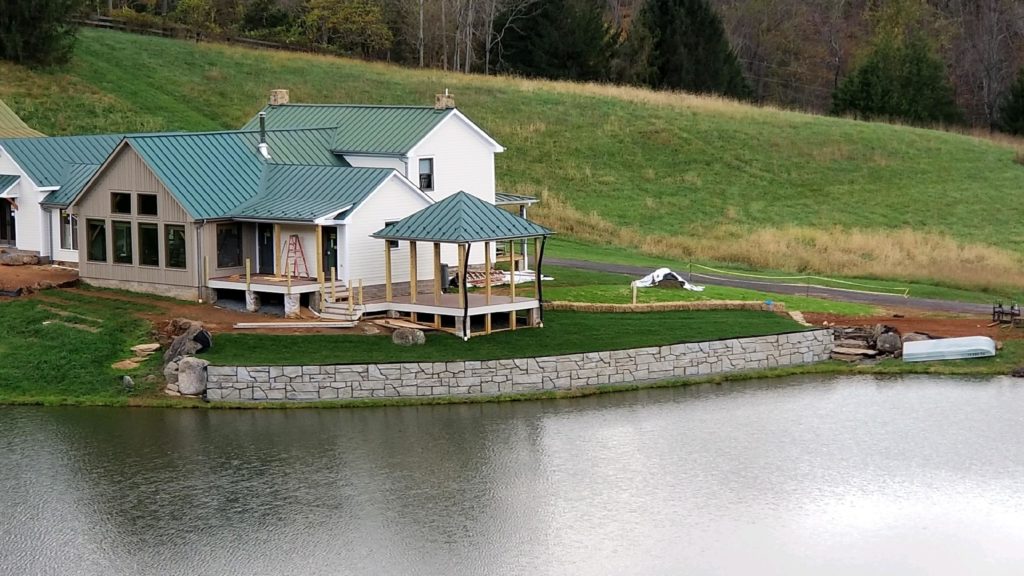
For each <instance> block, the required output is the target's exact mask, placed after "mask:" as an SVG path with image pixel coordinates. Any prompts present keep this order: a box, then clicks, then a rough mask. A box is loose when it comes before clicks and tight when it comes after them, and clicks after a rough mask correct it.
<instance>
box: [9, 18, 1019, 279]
mask: <svg viewBox="0 0 1024 576" xmlns="http://www.w3.org/2000/svg"><path fill="white" fill-rule="evenodd" d="M0 77H2V78H3V81H2V82H0V98H2V99H4V100H5V101H7V103H8V104H9V105H10V106H11V107H12V108H14V109H15V110H16V111H17V112H18V113H20V114H21V115H22V116H23V118H24V119H25V120H26V121H27V122H29V123H30V124H31V125H33V126H34V127H35V128H37V129H39V130H42V131H44V132H47V133H50V134H75V133H86V132H111V131H136V130H171V129H174V130H208V129H222V128H235V127H238V126H239V125H241V124H242V123H243V122H244V121H245V120H246V119H247V118H249V117H250V116H251V115H252V114H253V113H254V112H255V111H256V110H258V109H259V108H260V107H261V106H262V104H263V103H264V101H265V99H266V95H267V92H268V91H269V90H270V89H272V88H289V89H291V93H292V99H293V101H304V102H360V103H394V104H426V103H430V102H432V99H433V94H435V93H436V92H438V91H440V90H442V89H444V88H449V89H450V90H452V92H453V93H454V94H455V97H456V100H457V103H458V105H459V107H460V108H461V109H463V110H464V111H465V112H466V113H467V114H469V115H470V116H471V117H472V118H473V119H475V120H476V121H478V122H479V123H480V124H481V125H482V126H483V127H484V128H485V129H487V130H488V131H490V132H491V133H492V134H493V135H494V136H495V137H496V138H497V139H498V140H499V141H501V142H502V143H503V144H505V145H506V146H507V147H508V151H507V152H506V153H505V154H503V155H501V156H500V158H499V163H498V180H499V186H500V187H501V188H502V189H504V190H507V191H510V192H520V193H527V194H541V195H544V198H545V201H544V203H543V204H541V205H540V206H538V207H537V209H536V210H534V211H533V212H532V215H533V216H534V217H536V218H538V219H540V220H541V221H542V222H544V223H546V224H549V225H551V226H553V227H554V228H555V229H557V230H559V231H560V232H563V233H567V234H568V235H571V236H575V237H577V238H579V239H581V240H583V241H586V242H590V243H594V244H598V243H600V244H613V245H618V246H622V247H624V248H627V249H631V250H636V251H642V252H646V253H648V254H652V255H658V256H668V257H671V258H674V259H676V260H686V259H688V258H691V257H692V258H696V259H699V260H703V261H715V262H732V263H740V264H745V265H748V266H753V267H759V268H765V269H773V270H790V271H815V272H819V273H826V274H841V275H848V276H868V277H882V278H898V279H907V280H938V281H942V282H945V283H950V284H954V285H962V286H973V287H986V286H998V285H1013V286H1016V287H1021V286H1024V272H1022V271H1021V270H1022V269H1024V268H1022V267H1021V263H1022V259H1021V258H1020V257H1019V256H1018V253H1020V252H1021V250H1022V249H1024V228H1022V227H1021V226H1020V223H1021V222H1022V221H1024V203H1022V202H1021V200H1022V198H1021V191H1022V190H1024V167H1022V166H1020V165H1017V164H1016V163H1014V161H1013V158H1014V153H1015V151H1014V150H1013V148H1012V147H1011V146H1008V145H1005V144H999V143H995V142H991V141H988V140H984V139H977V138H972V137H967V136H960V135H955V134H949V133H943V132H937V131H930V130H920V129H911V128H905V127H898V126H889V125H884V124H867V123H859V122H853V121H847V120H842V119H834V118H822V117H816V116H811V115H805V114H799V113H793V112H785V111H779V110H773V109H762V108H754V107H749V106H744V105H740V104H736V103H732V102H728V101H722V100H718V99H713V98H700V97H693V96H687V95H675V94H666V93H655V92H650V91H644V90H635V89H628V88H617V87H606V86H591V85H578V84H569V83H555V82H538V81H526V80H518V79H505V78H488V77H480V76H465V75H460V74H447V73H443V72H439V71H419V70H407V69H401V68H397V67H391V66H387V65H382V64H370V63H364V62H358V61H352V60H344V59H336V58H327V57H315V56H306V55H296V54H285V53H275V52H264V51H253V50H247V49H239V48H233V47H226V46H217V45H206V44H194V43H190V42H185V41H175V40H166V39H159V38H149V37H141V36H132V35H125V34H119V33H113V32H100V31H94V30H85V31H83V32H82V38H81V41H80V43H79V46H78V50H77V55H76V59H75V61H74V63H73V64H72V65H71V66H70V67H69V68H68V69H66V70H64V71H62V72H59V73H36V72H31V71H28V70H25V69H22V68H18V67H15V66H12V65H7V64H0Z"/></svg>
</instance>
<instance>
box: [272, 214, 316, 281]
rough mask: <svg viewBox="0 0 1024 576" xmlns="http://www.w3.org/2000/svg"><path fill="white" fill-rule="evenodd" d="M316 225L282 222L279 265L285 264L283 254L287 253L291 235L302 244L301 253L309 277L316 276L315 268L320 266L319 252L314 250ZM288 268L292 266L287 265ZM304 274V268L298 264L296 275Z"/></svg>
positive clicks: (284, 271)
mask: <svg viewBox="0 0 1024 576" xmlns="http://www.w3.org/2000/svg"><path fill="white" fill-rule="evenodd" d="M316 232H317V228H316V226H310V225H308V224H307V225H302V224H282V225H281V265H282V266H287V262H285V256H287V254H288V239H289V238H290V237H291V236H292V235H295V236H298V237H299V244H300V245H301V246H302V255H303V256H304V257H305V260H306V268H307V269H308V271H309V277H310V278H316V277H317V270H319V269H320V268H319V266H320V254H319V253H317V250H316ZM288 268H289V270H291V269H292V268H293V266H288ZM287 272H288V271H287V270H282V271H281V273H282V274H285V273H287ZM305 274H306V269H303V267H302V266H301V265H300V266H298V275H299V276H303V275H305Z"/></svg>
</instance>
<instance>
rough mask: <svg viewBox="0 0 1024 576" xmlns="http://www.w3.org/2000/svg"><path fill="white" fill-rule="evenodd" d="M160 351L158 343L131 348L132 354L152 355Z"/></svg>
mask: <svg viewBox="0 0 1024 576" xmlns="http://www.w3.org/2000/svg"><path fill="white" fill-rule="evenodd" d="M159 349H160V343H159V342H152V343H150V344H139V345H138V346H132V352H135V353H136V354H139V355H142V354H152V353H153V352H156V351H157V350H159Z"/></svg>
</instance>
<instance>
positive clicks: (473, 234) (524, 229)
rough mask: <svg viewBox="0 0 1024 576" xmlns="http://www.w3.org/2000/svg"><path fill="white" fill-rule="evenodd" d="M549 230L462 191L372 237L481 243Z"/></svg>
mask: <svg viewBox="0 0 1024 576" xmlns="http://www.w3.org/2000/svg"><path fill="white" fill-rule="evenodd" d="M550 234H551V231H550V230H548V229H547V228H545V227H543V226H540V225H539V224H534V223H533V222H530V221H529V220H527V219H525V218H520V217H519V216H516V215H515V214H512V213H511V212H509V211H507V210H502V209H501V208H498V207H496V206H494V205H493V204H489V203H487V202H485V201H483V200H481V199H479V198H477V197H476V196H472V195H470V194H467V193H465V192H458V193H455V194H453V195H451V196H449V197H447V198H445V199H444V200H441V201H440V202H437V203H435V204H431V205H430V206H427V207H426V208H424V209H423V210H420V211H419V212H417V213H415V214H413V215H411V216H408V217H407V218H404V219H403V220H400V221H398V222H396V223H394V224H391V225H390V226H387V227H386V228H384V229H382V230H378V231H377V232H375V233H374V234H372V236H373V237H374V238H381V239H387V240H410V241H415V242H447V243H463V242H483V241H487V240H509V239H513V238H531V237H534V236H548V235H550Z"/></svg>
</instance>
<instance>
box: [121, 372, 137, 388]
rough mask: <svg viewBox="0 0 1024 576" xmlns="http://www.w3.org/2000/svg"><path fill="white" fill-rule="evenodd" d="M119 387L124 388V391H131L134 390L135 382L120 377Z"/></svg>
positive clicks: (129, 378)
mask: <svg viewBox="0 0 1024 576" xmlns="http://www.w3.org/2000/svg"><path fill="white" fill-rule="evenodd" d="M121 386H124V389H125V390H131V389H132V388H135V380H132V377H131V376H128V375H125V376H121Z"/></svg>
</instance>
